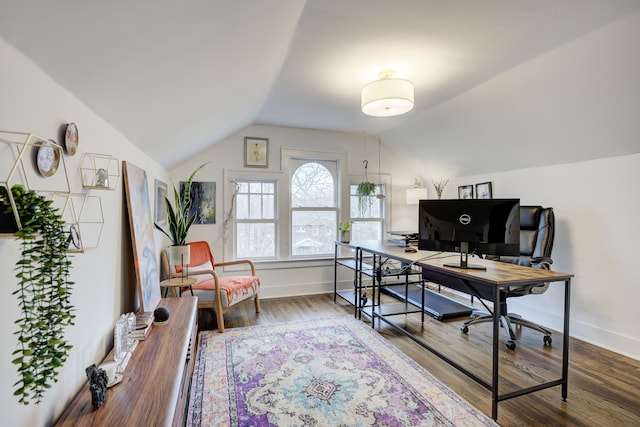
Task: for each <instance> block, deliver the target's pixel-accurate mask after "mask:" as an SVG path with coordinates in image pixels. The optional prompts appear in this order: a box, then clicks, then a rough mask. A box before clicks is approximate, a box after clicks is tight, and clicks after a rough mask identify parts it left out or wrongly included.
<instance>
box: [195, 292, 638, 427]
mask: <svg viewBox="0 0 640 427" xmlns="http://www.w3.org/2000/svg"><path fill="white" fill-rule="evenodd" d="M261 305H262V312H261V313H259V314H256V313H255V312H254V309H253V304H252V303H247V304H243V305H242V306H241V307H238V308H237V309H235V310H231V311H229V312H227V313H225V327H226V328H235V327H241V326H251V325H258V324H271V323H279V322H287V321H304V322H308V321H312V320H313V319H318V318H324V317H329V316H353V307H352V306H350V305H348V304H347V303H346V302H344V301H341V300H340V298H338V301H337V302H336V303H334V301H333V295H314V296H301V297H289V298H279V299H265V300H261ZM393 320H394V322H396V323H398V324H399V325H401V326H402V327H405V328H407V329H409V330H411V332H412V333H413V334H415V335H417V336H419V337H420V338H421V339H423V340H425V341H428V342H431V343H434V345H435V346H437V348H439V349H442V351H443V352H445V354H447V356H448V357H450V358H453V359H455V360H456V361H457V362H458V363H460V364H461V365H463V366H466V367H468V368H469V369H470V370H472V371H473V372H474V373H476V374H477V375H480V376H483V378H486V380H489V375H490V370H489V368H490V366H491V363H490V353H489V352H490V350H491V348H490V341H491V339H490V332H491V325H490V324H489V323H484V324H479V325H474V326H472V327H471V329H470V331H469V335H468V336H467V335H464V334H462V333H461V332H460V324H461V322H462V321H463V320H464V319H454V320H451V321H445V322H442V321H437V320H435V319H432V318H430V317H428V316H425V323H424V326H422V325H421V324H420V316H419V315H413V314H412V315H408V316H396V317H395V318H394V319H393ZM363 321H365V322H367V323H368V322H369V320H368V319H366V318H365V317H363ZM200 325H201V327H203V328H205V329H211V328H215V320H214V316H213V315H211V314H210V313H201V315H200ZM376 328H377V330H378V332H379V333H380V334H381V335H383V336H384V337H385V338H386V339H388V340H389V342H390V343H392V344H393V345H395V346H396V347H397V348H399V349H400V350H401V351H403V352H404V353H405V354H407V355H408V356H409V357H411V358H412V359H413V360H415V361H416V362H417V363H418V364H420V365H421V366H423V367H424V368H426V369H427V370H428V371H429V372H430V373H431V374H432V375H433V376H435V377H436V378H438V379H439V380H440V381H442V382H443V383H444V384H446V385H447V386H448V387H450V388H451V389H453V390H454V391H455V392H456V393H458V394H459V395H460V396H462V397H463V398H464V399H466V400H467V401H469V402H470V403H472V404H473V405H475V406H476V407H477V408H479V409H480V410H481V411H483V412H484V413H485V414H488V415H490V414H491V395H490V392H489V391H488V390H486V389H485V388H484V387H482V386H480V385H479V384H478V383H476V382H475V381H473V380H471V379H470V378H468V377H467V376H465V375H464V374H462V373H461V372H459V371H457V370H456V369H454V368H452V367H451V366H449V365H448V364H446V363H445V362H443V361H442V360H440V359H439V358H438V357H436V356H434V355H433V354H432V353H430V352H429V351H427V350H425V349H424V348H422V347H420V346H419V345H418V344H416V343H414V342H413V341H411V340H410V339H408V338H407V337H405V336H404V335H402V334H400V333H399V332H397V331H396V330H395V329H393V328H391V327H389V326H386V325H384V324H383V325H382V326H379V327H378V326H376ZM502 333H503V332H502ZM517 333H518V334H519V335H518V341H517V343H518V344H517V345H518V347H517V348H516V350H515V351H511V350H507V349H506V347H505V346H504V345H501V351H500V364H501V365H500V366H501V375H502V376H503V377H504V378H506V379H505V380H503V381H502V382H501V384H500V392H501V393H503V392H506V391H509V388H510V387H513V385H514V384H515V385H516V386H518V387H520V386H522V385H533V384H535V382H536V381H537V380H538V379H540V378H543V379H548V378H552V379H557V378H559V376H560V374H559V372H560V360H561V357H562V354H561V353H562V345H561V343H562V336H561V334H559V333H554V335H553V345H552V346H551V347H548V346H543V344H542V336H541V334H538V333H536V332H533V331H530V330H528V329H527V328H522V329H518V331H517ZM502 338H504V336H502ZM503 342H504V340H503ZM569 349H570V356H569V396H568V398H567V401H566V402H563V401H562V397H561V395H560V387H553V388H551V389H547V390H542V391H539V392H536V393H533V394H529V395H526V396H520V397H516V398H514V399H510V400H507V401H503V402H500V403H499V405H498V423H499V424H500V425H502V426H541V425H549V426H638V425H640V361H636V360H633V359H631V358H628V357H624V356H621V355H619V354H616V353H613V352H610V351H607V350H604V349H602V348H600V347H596V346H594V345H591V344H588V343H585V342H583V341H580V340H577V339H573V338H572V339H571V342H570V346H569Z"/></svg>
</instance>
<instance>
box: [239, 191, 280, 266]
mask: <svg viewBox="0 0 640 427" xmlns="http://www.w3.org/2000/svg"><path fill="white" fill-rule="evenodd" d="M235 182H236V185H237V187H236V188H237V191H236V193H235V220H236V221H235V230H236V232H235V233H234V237H235V244H234V247H235V257H236V258H247V257H250V258H252V259H256V258H265V259H268V258H275V257H276V245H277V241H278V239H277V232H278V224H277V198H276V181H274V180H242V179H236V181H235Z"/></svg>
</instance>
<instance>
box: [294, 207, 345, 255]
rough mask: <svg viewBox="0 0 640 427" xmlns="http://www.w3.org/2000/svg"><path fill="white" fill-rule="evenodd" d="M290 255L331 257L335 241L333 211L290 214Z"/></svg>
mask: <svg viewBox="0 0 640 427" xmlns="http://www.w3.org/2000/svg"><path fill="white" fill-rule="evenodd" d="M291 216H292V218H291V219H292V223H291V234H292V245H291V246H292V255H332V254H333V251H334V242H335V239H336V232H337V226H336V219H337V213H336V212H335V211H294V212H292V213H291Z"/></svg>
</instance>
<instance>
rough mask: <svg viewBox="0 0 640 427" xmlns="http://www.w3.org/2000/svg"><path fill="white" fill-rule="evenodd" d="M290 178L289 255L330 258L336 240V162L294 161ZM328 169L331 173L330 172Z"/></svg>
mask: <svg viewBox="0 0 640 427" xmlns="http://www.w3.org/2000/svg"><path fill="white" fill-rule="evenodd" d="M296 164H299V165H300V166H298V167H297V169H295V172H294V173H293V174H292V175H291V185H290V191H291V254H292V255H294V256H299V255H331V254H332V253H333V247H334V246H333V245H334V241H335V239H336V230H337V219H338V208H337V194H338V191H337V179H336V175H337V164H336V162H329V161H324V162H319V161H302V160H300V161H297V162H296ZM329 168H331V169H332V170H329Z"/></svg>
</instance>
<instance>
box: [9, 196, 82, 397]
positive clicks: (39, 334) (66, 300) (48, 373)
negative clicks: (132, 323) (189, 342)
mask: <svg viewBox="0 0 640 427" xmlns="http://www.w3.org/2000/svg"><path fill="white" fill-rule="evenodd" d="M11 194H12V196H13V199H14V201H15V206H16V210H17V212H16V213H17V215H18V217H19V219H20V223H21V225H22V228H20V229H19V230H17V231H16V232H15V234H14V235H15V237H16V238H17V239H18V240H19V242H20V245H21V257H20V258H19V259H18V261H17V262H16V268H15V271H16V278H17V279H18V289H16V290H15V291H14V292H13V295H15V296H16V298H17V299H18V305H19V307H20V318H18V320H16V322H15V323H16V324H17V325H18V330H17V331H16V332H15V335H17V336H18V349H17V350H15V351H14V352H13V355H14V359H13V360H12V363H13V364H15V365H17V366H18V375H19V379H18V381H17V382H16V383H15V384H14V387H15V388H16V390H15V391H14V393H13V394H14V395H15V396H18V397H19V402H20V403H22V404H24V405H28V404H29V403H31V402H33V401H35V403H36V404H37V403H40V402H41V401H42V396H43V394H44V392H45V390H46V389H48V388H51V383H52V382H57V381H58V379H57V376H58V373H59V369H60V368H61V367H62V365H63V364H64V362H65V361H66V360H67V356H68V355H69V351H70V350H71V348H72V346H71V345H70V344H69V343H68V342H67V340H66V338H65V330H66V328H67V327H68V326H71V325H73V324H74V319H75V315H74V314H73V311H74V307H73V305H72V304H71V290H72V286H73V284H74V283H73V282H72V281H70V280H69V273H70V270H71V261H70V260H69V257H68V256H67V249H68V247H69V233H68V232H67V231H66V230H65V224H64V222H63V221H62V218H61V217H60V215H59V214H58V209H57V208H55V207H54V206H53V205H52V204H53V202H52V201H51V200H47V199H46V198H45V197H43V196H41V195H39V194H37V193H36V192H34V191H32V190H29V191H27V190H25V189H24V187H22V186H20V185H16V186H13V187H12V188H11ZM0 202H1V204H2V206H3V207H4V209H2V210H3V212H4V213H5V215H4V218H5V219H6V218H8V217H9V218H11V217H12V216H13V211H12V208H11V204H10V202H9V197H8V191H7V188H6V187H0ZM7 214H11V215H7ZM13 224H14V225H16V228H17V224H16V223H15V219H14V220H13Z"/></svg>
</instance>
